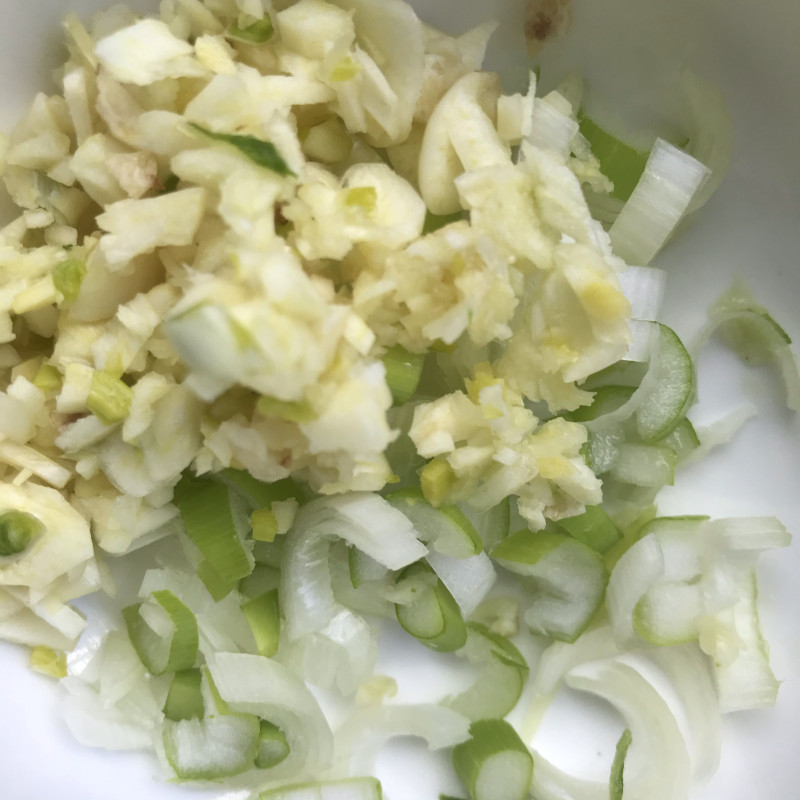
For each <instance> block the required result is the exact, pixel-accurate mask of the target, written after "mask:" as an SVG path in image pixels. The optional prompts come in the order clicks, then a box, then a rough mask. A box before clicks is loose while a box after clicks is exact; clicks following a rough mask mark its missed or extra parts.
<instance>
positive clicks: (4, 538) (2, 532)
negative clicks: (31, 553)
mask: <svg viewBox="0 0 800 800" xmlns="http://www.w3.org/2000/svg"><path fill="white" fill-rule="evenodd" d="M43 531H44V525H42V523H41V522H40V521H39V520H38V519H36V517H34V516H32V515H31V514H26V513H25V512H24V511H6V513H5V514H1V515H0V556H15V555H18V554H19V553H23V552H25V550H27V549H28V548H29V547H30V546H31V544H32V542H33V540H34V539H36V538H37V537H38V536H39V535H41V533H42V532H43Z"/></svg>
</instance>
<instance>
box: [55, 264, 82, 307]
mask: <svg viewBox="0 0 800 800" xmlns="http://www.w3.org/2000/svg"><path fill="white" fill-rule="evenodd" d="M85 277H86V264H84V262H83V261H81V260H80V259H77V258H68V259H66V260H65V261H62V262H61V263H59V264H57V265H56V267H55V269H54V270H53V286H55V287H56V289H57V290H58V291H59V292H61V294H62V295H63V297H64V302H66V303H72V302H74V301H75V299H76V298H77V297H78V293H79V292H80V290H81V284H82V283H83V279H84V278H85Z"/></svg>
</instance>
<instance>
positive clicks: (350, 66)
mask: <svg viewBox="0 0 800 800" xmlns="http://www.w3.org/2000/svg"><path fill="white" fill-rule="evenodd" d="M360 72H361V64H359V63H358V62H356V61H353V59H352V58H351V57H350V56H346V57H345V58H343V59H342V60H341V61H340V62H339V63H338V64H337V65H336V66H335V67H334V68H333V71H332V72H331V81H332V82H333V83H344V82H345V81H351V80H353V78H355V77H356V76H357V75H358V74H359V73H360Z"/></svg>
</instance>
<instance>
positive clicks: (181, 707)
mask: <svg viewBox="0 0 800 800" xmlns="http://www.w3.org/2000/svg"><path fill="white" fill-rule="evenodd" d="M202 682H203V673H202V672H201V671H200V670H199V669H184V670H181V671H179V672H176V673H175V676H174V677H173V679H172V683H171V684H170V687H169V693H168V694H167V699H166V702H165V703H164V716H165V717H166V718H167V719H171V720H173V722H179V721H180V720H183V719H203V716H204V715H205V703H204V702H203V688H202Z"/></svg>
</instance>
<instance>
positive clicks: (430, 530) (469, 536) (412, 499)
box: [386, 488, 483, 558]
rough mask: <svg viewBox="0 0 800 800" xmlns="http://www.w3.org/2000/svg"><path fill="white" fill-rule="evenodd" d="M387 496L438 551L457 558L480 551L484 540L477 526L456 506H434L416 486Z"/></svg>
mask: <svg viewBox="0 0 800 800" xmlns="http://www.w3.org/2000/svg"><path fill="white" fill-rule="evenodd" d="M386 499H387V500H388V501H389V502H390V503H391V504H392V505H393V506H394V507H395V508H396V509H397V510H398V511H402V512H403V514H405V516H407V517H408V519H409V520H410V521H411V523H412V524H413V525H414V527H415V528H416V529H417V532H418V533H419V538H420V540H421V541H423V542H425V544H428V545H430V546H431V547H432V548H433V549H434V550H436V551H437V552H438V553H442V554H444V555H449V556H453V557H455V558H468V557H469V556H474V555H475V554H476V553H480V552H481V550H482V549H483V542H482V541H481V537H480V535H479V534H478V531H476V530H475V526H474V525H473V524H472V522H471V521H470V520H469V518H468V517H467V516H466V514H464V512H463V511H462V510H461V509H460V508H458V507H457V506H454V505H440V506H439V507H438V508H434V507H433V506H432V505H431V504H430V503H429V502H427V500H426V499H425V498H424V497H423V495H422V492H421V491H420V490H419V489H416V488H408V489H401V490H400V491H398V492H393V493H392V494H390V495H387V497H386Z"/></svg>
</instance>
